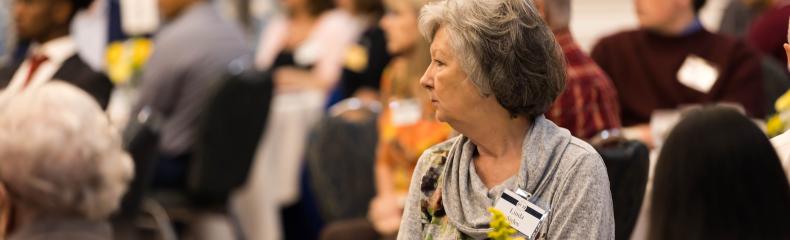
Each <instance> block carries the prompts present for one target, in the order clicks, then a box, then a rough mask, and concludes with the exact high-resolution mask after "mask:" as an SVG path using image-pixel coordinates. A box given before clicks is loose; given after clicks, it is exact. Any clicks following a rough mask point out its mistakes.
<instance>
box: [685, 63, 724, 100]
mask: <svg viewBox="0 0 790 240" xmlns="http://www.w3.org/2000/svg"><path fill="white" fill-rule="evenodd" d="M677 77H678V81H680V83H682V84H683V85H685V86H686V87H689V88H691V89H694V90H697V91H699V92H702V93H708V92H709V91H710V89H711V88H713V85H714V84H716V80H718V78H719V70H718V69H716V67H714V66H713V65H712V64H710V63H709V62H708V61H706V60H705V59H702V58H701V57H698V56H695V55H689V56H688V57H686V61H684V62H683V65H681V66H680V70H678V75H677Z"/></svg>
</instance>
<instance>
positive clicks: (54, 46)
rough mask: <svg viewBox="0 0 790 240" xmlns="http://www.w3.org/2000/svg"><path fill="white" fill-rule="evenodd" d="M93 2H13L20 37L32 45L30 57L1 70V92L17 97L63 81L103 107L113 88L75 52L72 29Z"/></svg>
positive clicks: (51, 0) (71, 0)
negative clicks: (75, 17) (83, 10)
mask: <svg viewBox="0 0 790 240" xmlns="http://www.w3.org/2000/svg"><path fill="white" fill-rule="evenodd" d="M91 2H93V0H37V1H14V2H13V9H14V20H15V23H16V31H17V36H18V37H19V38H21V39H29V40H31V41H32V42H33V44H32V45H31V47H30V49H29V50H28V54H27V56H28V57H27V58H26V59H24V60H21V61H15V62H10V63H9V64H7V65H5V66H2V67H0V89H3V90H4V91H3V94H14V93H17V92H20V91H24V89H26V88H30V87H36V86H39V85H41V84H44V83H46V82H47V81H50V80H61V81H65V82H68V83H71V84H74V85H75V86H77V87H79V88H80V89H82V90H84V91H86V92H87V93H89V94H90V95H91V96H93V97H94V98H95V99H96V101H97V102H98V103H99V105H101V106H102V108H106V107H107V104H108V103H109V100H110V94H111V92H112V88H113V85H112V83H111V82H110V80H109V78H107V76H106V75H104V74H102V73H99V72H96V71H94V70H93V69H91V68H90V67H89V66H88V65H87V64H86V63H85V61H83V60H82V59H81V58H80V57H79V56H78V55H77V51H76V45H75V44H74V40H73V39H72V38H71V37H69V28H70V26H71V20H72V19H73V18H74V15H75V14H76V13H77V12H78V11H79V10H82V9H85V8H87V7H88V6H89V5H90V4H91Z"/></svg>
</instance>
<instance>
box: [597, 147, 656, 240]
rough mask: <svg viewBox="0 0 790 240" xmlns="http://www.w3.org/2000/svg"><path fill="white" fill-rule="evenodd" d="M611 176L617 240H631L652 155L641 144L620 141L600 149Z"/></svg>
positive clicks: (610, 185)
mask: <svg viewBox="0 0 790 240" xmlns="http://www.w3.org/2000/svg"><path fill="white" fill-rule="evenodd" d="M597 150H598V153H600V154H601V157H603V160H604V163H605V164H606V171H607V173H608V174H609V187H610V188H611V191H612V200H613V204H614V220H615V226H616V227H615V239H618V240H619V239H629V238H630V237H631V232H632V231H633V229H634V226H635V225H636V220H637V219H638V218H639V211H640V209H641V207H642V200H643V198H644V195H645V188H646V186H647V178H648V174H649V169H650V159H649V158H650V151H649V150H648V149H647V146H645V144H643V143H641V142H639V141H626V140H623V141H619V142H614V143H611V144H608V145H607V146H603V147H597Z"/></svg>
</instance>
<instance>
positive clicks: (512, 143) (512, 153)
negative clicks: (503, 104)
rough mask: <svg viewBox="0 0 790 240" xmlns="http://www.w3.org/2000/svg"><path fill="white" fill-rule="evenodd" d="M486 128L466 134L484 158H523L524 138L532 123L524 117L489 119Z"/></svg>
mask: <svg viewBox="0 0 790 240" xmlns="http://www.w3.org/2000/svg"><path fill="white" fill-rule="evenodd" d="M488 122H489V124H488V125H487V126H485V127H484V128H480V129H478V130H473V131H470V132H469V134H465V135H466V136H467V137H469V139H470V140H471V141H472V142H473V143H474V144H475V146H477V153H478V154H479V155H480V157H482V158H486V159H496V160H507V159H512V157H516V159H520V158H521V148H522V146H523V144H524V136H525V135H526V134H527V131H529V127H530V122H529V121H528V120H527V119H526V118H524V117H517V118H509V119H489V121H488Z"/></svg>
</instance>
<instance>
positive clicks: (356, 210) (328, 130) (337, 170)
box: [306, 100, 378, 223]
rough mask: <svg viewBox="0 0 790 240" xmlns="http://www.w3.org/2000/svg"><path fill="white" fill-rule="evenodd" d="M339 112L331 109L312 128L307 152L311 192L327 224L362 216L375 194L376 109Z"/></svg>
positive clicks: (336, 109)
mask: <svg viewBox="0 0 790 240" xmlns="http://www.w3.org/2000/svg"><path fill="white" fill-rule="evenodd" d="M346 101H348V100H346ZM352 101H353V100H352ZM338 105H344V102H340V103H338ZM351 105H357V104H351ZM336 106H337V105H336ZM338 109H339V108H336V107H333V109H331V110H330V112H332V114H331V115H329V116H327V117H325V118H324V119H322V120H321V122H319V123H318V125H317V126H316V127H315V128H314V129H313V131H312V132H311V135H310V138H309V142H308V145H307V153H306V158H307V168H308V173H309V179H310V185H311V190H312V192H313V193H315V194H314V196H315V198H316V204H317V205H318V206H317V207H318V210H319V212H320V214H321V218H322V219H323V220H324V221H325V222H327V223H328V222H332V221H336V220H342V219H350V218H359V217H365V216H366V214H367V210H368V205H369V203H370V200H371V199H372V198H373V196H374V195H375V193H376V192H375V184H374V182H375V181H374V175H373V172H374V162H375V152H376V143H377V140H378V133H377V129H376V114H375V110H373V111H371V110H370V109H367V108H366V109H352V110H347V109H344V110H338ZM352 112H353V113H352ZM344 113H345V114H348V115H344ZM352 115H353V117H349V116H352ZM351 119H353V120H351Z"/></svg>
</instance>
